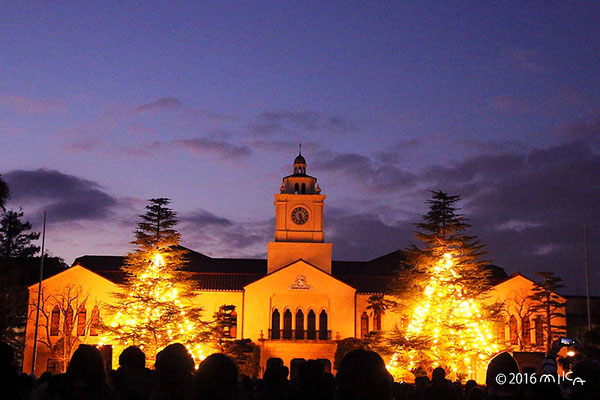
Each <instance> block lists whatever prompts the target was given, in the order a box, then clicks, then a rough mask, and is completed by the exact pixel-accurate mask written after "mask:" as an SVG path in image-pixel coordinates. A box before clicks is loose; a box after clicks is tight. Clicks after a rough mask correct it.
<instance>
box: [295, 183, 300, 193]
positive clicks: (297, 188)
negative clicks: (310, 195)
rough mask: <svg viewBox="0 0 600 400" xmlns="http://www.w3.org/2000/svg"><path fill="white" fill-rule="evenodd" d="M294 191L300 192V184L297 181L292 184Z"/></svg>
mask: <svg viewBox="0 0 600 400" xmlns="http://www.w3.org/2000/svg"><path fill="white" fill-rule="evenodd" d="M294 193H300V185H298V184H297V183H296V184H295V185H294Z"/></svg>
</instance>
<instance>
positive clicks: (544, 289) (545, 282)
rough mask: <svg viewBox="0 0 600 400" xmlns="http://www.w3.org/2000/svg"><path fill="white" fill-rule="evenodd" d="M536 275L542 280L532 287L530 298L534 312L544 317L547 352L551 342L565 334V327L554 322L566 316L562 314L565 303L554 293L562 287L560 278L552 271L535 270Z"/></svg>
mask: <svg viewBox="0 0 600 400" xmlns="http://www.w3.org/2000/svg"><path fill="white" fill-rule="evenodd" d="M536 275H538V276H539V277H541V278H542V282H541V283H537V284H536V285H535V286H534V287H533V293H532V294H531V296H530V299H531V301H532V303H533V310H534V312H535V313H539V314H541V315H543V317H544V337H545V339H546V351H547V352H548V351H550V348H551V347H552V342H553V341H554V340H556V339H557V338H559V337H561V336H564V335H565V334H566V330H567V327H566V326H565V325H562V324H561V325H559V324H557V323H556V322H557V321H558V320H561V319H564V318H565V317H566V316H565V314H564V311H565V307H566V303H565V302H564V301H561V297H560V296H558V295H557V294H556V291H557V290H558V289H560V288H562V287H563V285H562V284H561V283H560V282H561V281H562V279H561V278H559V277H557V276H555V275H554V274H553V273H552V272H537V273H536Z"/></svg>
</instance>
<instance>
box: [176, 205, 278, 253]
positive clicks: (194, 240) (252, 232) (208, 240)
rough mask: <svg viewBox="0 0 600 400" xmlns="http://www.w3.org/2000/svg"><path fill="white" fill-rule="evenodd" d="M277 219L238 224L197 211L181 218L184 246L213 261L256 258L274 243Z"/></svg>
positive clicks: (206, 212)
mask: <svg viewBox="0 0 600 400" xmlns="http://www.w3.org/2000/svg"><path fill="white" fill-rule="evenodd" d="M274 227H275V221H274V219H268V220H262V221H254V222H237V221H232V220H230V219H228V218H225V217H221V216H218V215H215V214H212V213H210V212H208V211H206V210H197V211H195V212H192V213H188V214H184V215H182V217H181V232H182V234H183V235H182V236H183V244H184V245H185V246H188V247H190V248H192V249H194V250H197V251H200V252H201V253H204V254H207V255H210V256H214V257H253V256H256V255H257V254H261V253H263V252H264V251H265V249H266V244H267V242H268V241H269V240H271V239H272V236H273V229H274Z"/></svg>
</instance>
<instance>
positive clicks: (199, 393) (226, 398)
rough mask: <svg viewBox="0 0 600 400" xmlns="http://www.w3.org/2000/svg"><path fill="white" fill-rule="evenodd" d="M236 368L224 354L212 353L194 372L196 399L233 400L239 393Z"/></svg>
mask: <svg viewBox="0 0 600 400" xmlns="http://www.w3.org/2000/svg"><path fill="white" fill-rule="evenodd" d="M238 375H239V373H238V368H237V366H236V365H235V362H234V361H233V360H232V359H231V358H229V357H227V356H226V355H225V354H221V353H218V354H212V355H210V356H208V357H207V358H206V359H205V360H204V361H202V362H201V363H200V365H199V366H198V370H197V371H196V374H195V381H196V382H195V384H196V399H202V400H204V399H206V400H209V399H210V400H234V399H237V398H238V395H239V384H238Z"/></svg>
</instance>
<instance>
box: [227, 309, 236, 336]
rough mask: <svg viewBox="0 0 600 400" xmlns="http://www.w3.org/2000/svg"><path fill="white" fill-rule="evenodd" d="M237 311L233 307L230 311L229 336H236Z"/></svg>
mask: <svg viewBox="0 0 600 400" xmlns="http://www.w3.org/2000/svg"><path fill="white" fill-rule="evenodd" d="M237 322H238V321H237V312H236V311H235V309H234V310H233V311H232V312H231V324H232V325H231V327H230V328H229V337H230V338H234V339H235V338H236V337H237Z"/></svg>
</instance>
